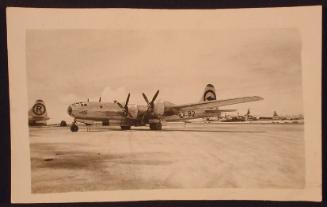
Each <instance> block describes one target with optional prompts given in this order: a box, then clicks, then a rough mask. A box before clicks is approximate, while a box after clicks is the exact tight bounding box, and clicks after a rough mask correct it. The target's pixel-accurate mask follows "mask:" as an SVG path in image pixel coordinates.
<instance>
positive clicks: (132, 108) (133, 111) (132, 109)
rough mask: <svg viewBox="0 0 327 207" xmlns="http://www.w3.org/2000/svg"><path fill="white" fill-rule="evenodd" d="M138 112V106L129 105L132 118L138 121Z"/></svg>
mask: <svg viewBox="0 0 327 207" xmlns="http://www.w3.org/2000/svg"><path fill="white" fill-rule="evenodd" d="M138 111H139V110H138V108H137V105H135V104H129V105H128V112H129V114H130V115H131V116H132V118H134V119H136V117H137V114H138Z"/></svg>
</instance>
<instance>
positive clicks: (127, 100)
mask: <svg viewBox="0 0 327 207" xmlns="http://www.w3.org/2000/svg"><path fill="white" fill-rule="evenodd" d="M130 96H131V94H130V93H128V96H127V99H126V103H125V108H126V109H127V105H128V102H129V97H130Z"/></svg>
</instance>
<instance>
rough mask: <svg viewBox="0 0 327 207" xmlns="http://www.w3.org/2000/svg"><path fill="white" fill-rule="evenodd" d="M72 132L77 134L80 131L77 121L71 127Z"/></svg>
mask: <svg viewBox="0 0 327 207" xmlns="http://www.w3.org/2000/svg"><path fill="white" fill-rule="evenodd" d="M70 131H72V132H77V131H78V126H77V124H76V121H74V122H73V123H72V125H71V126H70Z"/></svg>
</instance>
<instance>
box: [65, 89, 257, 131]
mask: <svg viewBox="0 0 327 207" xmlns="http://www.w3.org/2000/svg"><path fill="white" fill-rule="evenodd" d="M212 88H214V87H213V85H212V84H208V85H207V86H206V89H205V92H204V94H203V100H202V101H200V102H197V103H191V104H181V105H175V104H173V103H170V102H167V101H165V102H157V103H155V100H156V98H157V97H158V95H159V90H158V91H157V92H156V93H155V95H154V96H153V98H152V99H151V101H149V99H148V97H147V96H146V95H145V94H144V93H142V96H143V98H144V100H145V102H146V105H135V104H129V98H130V94H128V96H127V99H126V102H125V104H121V103H120V102H118V101H116V100H115V101H114V102H101V101H100V100H99V102H77V103H74V104H71V105H70V106H68V109H67V112H68V114H69V115H70V116H72V117H73V118H74V122H73V123H72V125H71V128H70V129H71V131H72V132H76V131H78V126H77V124H76V123H77V122H81V123H84V124H89V123H90V121H101V122H102V123H103V124H104V123H105V124H104V125H119V126H120V127H121V129H122V130H128V129H130V128H131V126H145V125H147V124H149V126H150V129H151V130H161V128H162V123H164V122H173V121H174V122H176V121H185V120H190V119H197V118H207V117H213V116H217V114H218V113H221V112H223V111H224V110H220V109H219V107H222V106H228V105H233V104H239V103H245V102H253V101H260V100H263V98H261V97H259V96H249V97H241V98H233V99H225V100H216V94H215V91H212Z"/></svg>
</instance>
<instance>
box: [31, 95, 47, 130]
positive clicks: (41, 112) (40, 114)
mask: <svg viewBox="0 0 327 207" xmlns="http://www.w3.org/2000/svg"><path fill="white" fill-rule="evenodd" d="M47 120H49V117H48V113H47V110H46V107H45V103H44V101H43V100H41V99H38V100H36V101H35V103H34V105H33V106H32V108H31V109H30V110H29V111H28V124H29V126H45V125H47Z"/></svg>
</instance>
